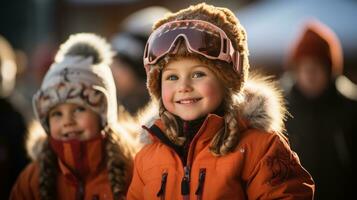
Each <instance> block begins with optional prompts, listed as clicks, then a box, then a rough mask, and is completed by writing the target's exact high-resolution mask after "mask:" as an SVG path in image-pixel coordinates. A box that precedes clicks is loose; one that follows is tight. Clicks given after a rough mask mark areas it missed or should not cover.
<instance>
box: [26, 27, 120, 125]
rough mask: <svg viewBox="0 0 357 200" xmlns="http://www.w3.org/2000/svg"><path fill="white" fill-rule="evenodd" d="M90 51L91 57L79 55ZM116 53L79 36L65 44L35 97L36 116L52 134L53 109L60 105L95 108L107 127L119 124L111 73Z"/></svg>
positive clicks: (93, 39) (99, 42)
mask: <svg viewBox="0 0 357 200" xmlns="http://www.w3.org/2000/svg"><path fill="white" fill-rule="evenodd" d="M85 49H87V51H88V53H90V56H88V57H85V56H83V55H80V54H79V52H80V51H83V50H85ZM111 56H112V53H111V52H110V47H109V45H108V44H107V43H106V42H104V40H103V39H101V38H99V37H96V36H94V35H92V34H84V33H83V34H77V35H74V36H71V37H70V38H69V39H68V41H66V43H64V44H63V45H62V46H61V47H60V50H59V52H58V53H57V55H56V58H55V63H53V64H52V65H51V67H50V69H49V71H48V72H47V73H46V76H45V78H44V80H43V82H42V85H41V89H40V90H39V91H38V92H37V93H36V94H35V95H34V98H33V105H34V111H35V114H36V117H37V118H39V120H40V122H41V124H42V126H43V127H44V129H45V130H46V131H48V124H47V117H48V112H49V110H50V109H51V108H52V107H54V106H55V105H57V104H59V103H77V104H79V105H84V106H87V107H89V108H91V109H92V110H93V111H94V112H96V113H98V114H99V115H100V116H101V119H102V125H103V127H104V126H106V125H108V124H109V125H110V124H113V123H115V122H116V121H117V115H116V112H117V101H116V90H115V83H114V79H113V75H112V72H111V70H110V67H109V65H110V63H111Z"/></svg>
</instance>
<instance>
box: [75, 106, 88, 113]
mask: <svg viewBox="0 0 357 200" xmlns="http://www.w3.org/2000/svg"><path fill="white" fill-rule="evenodd" d="M83 111H86V108H85V107H84V106H77V107H76V109H75V112H83Z"/></svg>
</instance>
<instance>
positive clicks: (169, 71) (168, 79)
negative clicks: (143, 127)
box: [161, 58, 223, 121]
mask: <svg viewBox="0 0 357 200" xmlns="http://www.w3.org/2000/svg"><path fill="white" fill-rule="evenodd" d="M161 78H162V79H161V86H162V87H161V88H162V89H161V94H162V101H163V104H164V106H165V108H166V110H168V111H169V112H171V113H173V114H174V115H177V116H179V117H180V118H181V119H183V120H187V121H188V120H194V119H197V118H199V117H203V116H205V115H207V114H208V113H211V112H213V111H214V110H216V109H217V108H218V106H219V105H220V104H221V102H222V99H223V86H222V85H221V83H220V81H219V80H218V79H217V77H216V76H215V75H214V73H213V72H212V71H211V70H210V69H209V68H208V67H207V66H206V65H205V64H204V63H202V62H201V61H200V60H199V59H195V58H180V59H178V60H173V61H171V62H169V63H168V64H167V65H166V67H165V68H164V69H163V72H162V77H161Z"/></svg>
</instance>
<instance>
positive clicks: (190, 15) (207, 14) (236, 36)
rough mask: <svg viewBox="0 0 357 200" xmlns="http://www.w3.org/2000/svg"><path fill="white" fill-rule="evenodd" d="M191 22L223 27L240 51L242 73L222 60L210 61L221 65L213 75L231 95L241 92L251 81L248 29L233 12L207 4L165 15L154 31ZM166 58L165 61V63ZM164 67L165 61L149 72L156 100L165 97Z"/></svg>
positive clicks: (214, 64) (152, 91)
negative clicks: (163, 95)
mask: <svg viewBox="0 0 357 200" xmlns="http://www.w3.org/2000/svg"><path fill="white" fill-rule="evenodd" d="M190 19H196V20H203V21H207V22H210V23H212V24H214V25H216V26H217V27H219V28H221V29H222V30H223V31H224V32H225V33H226V34H227V36H228V37H229V39H230V40H231V42H232V45H233V47H234V49H235V50H238V51H239V54H240V59H239V60H240V72H239V73H237V72H236V71H235V70H234V69H233V64H228V63H223V61H219V60H209V59H206V60H207V62H211V63H212V66H217V67H214V69H213V72H214V73H215V74H216V75H217V76H218V78H220V80H222V81H223V82H224V85H225V86H227V89H228V91H230V92H232V93H231V94H233V93H235V94H236V93H239V92H240V91H241V90H242V88H243V86H244V83H245V82H246V80H247V77H248V71H249V60H248V55H249V52H248V45H247V35H246V31H245V29H244V28H243V26H242V25H241V24H240V22H239V20H238V19H237V18H236V16H235V15H234V14H233V13H232V12H231V11H230V10H229V9H227V8H223V7H215V6H211V5H207V4H206V3H200V4H197V5H193V6H190V7H188V8H186V9H183V10H180V11H179V12H176V13H170V14H167V15H165V17H164V18H162V19H161V20H159V21H158V22H157V23H156V24H154V27H153V30H156V29H157V28H159V27H160V26H161V25H163V24H165V23H168V22H171V21H175V20H190ZM197 56H198V55H197ZM165 57H166V56H165ZM165 57H164V58H163V59H162V60H164V59H165ZM198 57H199V56H198ZM203 59H205V58H203ZM164 65H165V64H163V62H160V61H159V62H158V64H156V65H154V66H150V71H149V72H148V79H147V86H148V89H149V92H150V94H151V96H152V97H153V98H154V99H156V100H159V99H160V98H161V88H160V82H159V81H160V70H162V68H163V67H165V66H164ZM222 65H224V67H222ZM227 66H228V67H227Z"/></svg>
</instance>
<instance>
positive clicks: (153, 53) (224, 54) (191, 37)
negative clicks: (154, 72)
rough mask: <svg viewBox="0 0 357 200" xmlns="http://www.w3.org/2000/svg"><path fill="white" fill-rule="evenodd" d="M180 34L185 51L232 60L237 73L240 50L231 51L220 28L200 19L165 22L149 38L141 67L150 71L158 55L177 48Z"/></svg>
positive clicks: (229, 44) (238, 70)
mask: <svg viewBox="0 0 357 200" xmlns="http://www.w3.org/2000/svg"><path fill="white" fill-rule="evenodd" d="M180 37H182V38H183V39H184V41H185V44H186V47H187V50H188V51H189V52H194V53H197V54H200V55H202V56H204V57H206V58H208V59H212V60H222V61H225V62H227V63H233V67H234V70H235V71H236V72H237V73H239V72H240V63H239V52H238V51H236V50H234V48H233V45H232V42H231V40H230V39H229V38H228V36H227V35H226V33H225V32H224V31H223V30H222V29H220V28H219V27H217V26H215V25H213V24H211V23H209V22H206V21H202V20H177V21H172V22H168V23H165V24H163V25H161V26H160V27H159V28H158V29H156V30H155V31H154V32H153V33H152V34H151V35H150V37H149V39H148V41H147V43H146V46H145V51H144V66H145V69H146V71H147V72H148V71H149V67H150V65H155V64H156V63H157V62H158V60H159V59H160V58H162V57H163V56H165V55H166V54H168V53H169V52H172V53H175V51H177V48H176V43H177V42H176V41H178V38H180Z"/></svg>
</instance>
